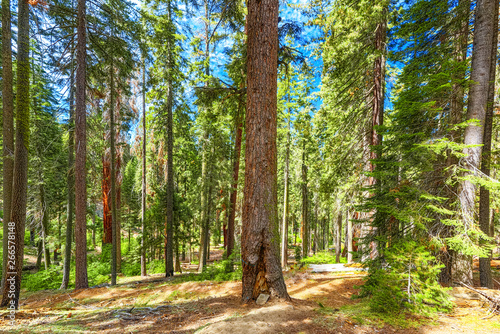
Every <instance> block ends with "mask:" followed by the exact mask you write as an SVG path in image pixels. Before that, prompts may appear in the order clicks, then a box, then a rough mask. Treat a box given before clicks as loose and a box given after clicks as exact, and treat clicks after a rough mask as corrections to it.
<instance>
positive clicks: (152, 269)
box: [148, 260, 165, 274]
mask: <svg viewBox="0 0 500 334" xmlns="http://www.w3.org/2000/svg"><path fill="white" fill-rule="evenodd" d="M148 272H149V273H152V274H162V273H165V261H163V260H153V261H152V262H150V263H148Z"/></svg>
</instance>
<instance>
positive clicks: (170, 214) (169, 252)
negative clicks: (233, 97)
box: [165, 1, 174, 277]
mask: <svg viewBox="0 0 500 334" xmlns="http://www.w3.org/2000/svg"><path fill="white" fill-rule="evenodd" d="M168 15H169V20H170V21H171V20H172V4H171V2H170V1H169V2H168ZM167 43H168V48H167V49H168V51H167V52H168V55H167V66H168V69H167V75H168V78H167V85H168V96H167V136H168V138H167V156H168V159H167V245H166V247H167V249H166V251H165V254H166V259H165V261H166V262H165V276H166V277H169V276H173V275H174V253H173V246H174V244H173V242H174V153H173V152H174V151H173V147H174V130H173V110H172V109H173V98H174V92H173V89H174V86H173V78H172V71H173V68H174V63H173V58H172V48H173V47H174V43H173V42H172V37H171V36H169V38H168V41H167Z"/></svg>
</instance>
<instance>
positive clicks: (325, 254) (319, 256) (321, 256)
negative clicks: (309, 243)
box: [300, 251, 346, 264]
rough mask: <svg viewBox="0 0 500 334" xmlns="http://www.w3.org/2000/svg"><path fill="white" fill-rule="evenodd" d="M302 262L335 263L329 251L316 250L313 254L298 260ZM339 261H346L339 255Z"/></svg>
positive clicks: (333, 256)
mask: <svg viewBox="0 0 500 334" xmlns="http://www.w3.org/2000/svg"><path fill="white" fill-rule="evenodd" d="M300 262H301V263H303V264H329V263H336V258H335V255H334V254H333V253H332V252H330V251H321V252H317V253H316V254H314V255H313V256H309V257H306V258H304V259H302V260H300ZM340 262H341V263H346V258H345V257H340Z"/></svg>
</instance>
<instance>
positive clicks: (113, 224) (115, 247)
mask: <svg viewBox="0 0 500 334" xmlns="http://www.w3.org/2000/svg"><path fill="white" fill-rule="evenodd" d="M109 71H110V92H109V94H110V103H109V132H110V136H109V148H110V151H111V164H110V165H111V243H112V251H111V285H116V265H117V256H118V253H117V252H118V240H117V239H118V238H117V226H116V224H117V219H116V218H117V217H116V164H115V163H116V147H115V146H116V145H115V68H114V64H113V61H111V67H110V70H109Z"/></svg>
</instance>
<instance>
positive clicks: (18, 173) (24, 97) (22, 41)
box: [1, 0, 30, 309]
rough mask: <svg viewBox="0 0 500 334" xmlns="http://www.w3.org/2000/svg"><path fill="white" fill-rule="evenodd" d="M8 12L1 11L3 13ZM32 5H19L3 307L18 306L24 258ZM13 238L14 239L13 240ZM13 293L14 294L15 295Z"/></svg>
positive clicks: (24, 0)
mask: <svg viewBox="0 0 500 334" xmlns="http://www.w3.org/2000/svg"><path fill="white" fill-rule="evenodd" d="M4 10H5V9H3V8H2V11H4ZM3 13H4V12H2V14H3ZM29 31H30V26H29V5H28V1H26V0H20V1H19V4H18V35H17V94H16V99H17V100H16V102H17V103H16V106H17V115H16V142H15V154H14V175H13V188H12V210H11V219H10V221H8V222H6V223H4V224H7V225H8V236H9V238H8V251H9V255H14V258H13V260H11V258H10V257H9V260H8V261H7V273H6V277H5V283H4V286H3V291H2V303H1V306H6V305H7V304H10V305H14V307H15V308H16V309H17V308H18V307H19V294H20V292H21V277H22V273H23V259H24V223H25V220H26V200H27V187H28V147H29V133H30V124H29V122H30V110H29V109H30V90H29V86H30V62H29V48H30V40H29ZM11 236H12V237H13V238H14V239H13V240H12V239H11ZM12 292H13V293H12Z"/></svg>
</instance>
